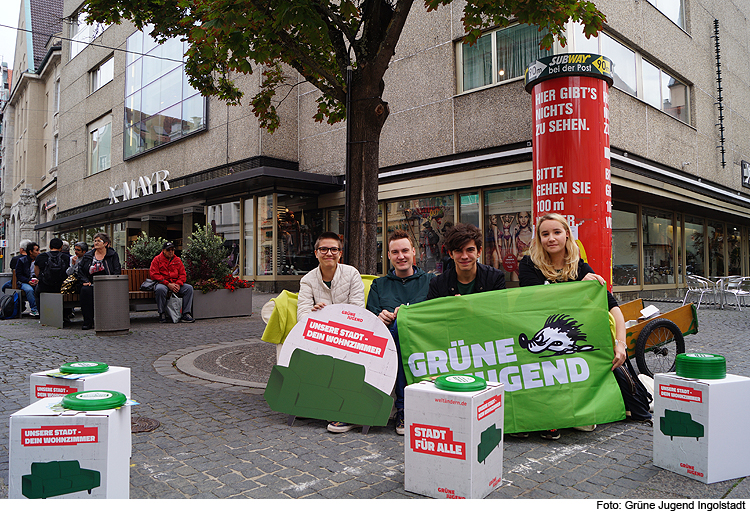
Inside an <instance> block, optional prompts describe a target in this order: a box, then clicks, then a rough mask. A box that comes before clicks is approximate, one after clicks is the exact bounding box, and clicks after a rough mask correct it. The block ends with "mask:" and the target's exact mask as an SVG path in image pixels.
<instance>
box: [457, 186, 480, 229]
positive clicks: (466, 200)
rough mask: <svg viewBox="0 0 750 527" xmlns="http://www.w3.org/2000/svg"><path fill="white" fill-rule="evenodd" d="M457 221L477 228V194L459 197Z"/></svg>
mask: <svg viewBox="0 0 750 527" xmlns="http://www.w3.org/2000/svg"><path fill="white" fill-rule="evenodd" d="M459 203H460V206H459V208H458V221H460V222H461V223H470V224H471V225H475V226H477V227H479V192H471V193H469V194H461V195H459Z"/></svg>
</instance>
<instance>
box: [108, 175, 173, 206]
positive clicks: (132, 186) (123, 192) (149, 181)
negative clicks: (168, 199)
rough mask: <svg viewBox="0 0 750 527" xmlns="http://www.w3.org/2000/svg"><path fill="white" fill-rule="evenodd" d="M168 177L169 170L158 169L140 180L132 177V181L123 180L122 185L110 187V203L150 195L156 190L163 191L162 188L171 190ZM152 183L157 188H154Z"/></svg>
mask: <svg viewBox="0 0 750 527" xmlns="http://www.w3.org/2000/svg"><path fill="white" fill-rule="evenodd" d="M168 177H169V170H157V171H156V172H154V173H153V174H151V175H150V176H141V177H139V178H138V180H135V179H132V180H130V183H128V182H127V181H123V182H122V187H120V185H119V184H117V185H115V186H114V187H109V204H110V205H112V204H113V203H119V202H120V199H121V200H122V201H127V200H129V199H136V198H139V197H140V196H141V195H142V196H150V195H151V194H153V193H154V192H161V191H162V189H163V190H169V183H168V182H167V178H168ZM152 185H153V186H154V187H156V188H155V189H154V188H152ZM118 198H119V199H118Z"/></svg>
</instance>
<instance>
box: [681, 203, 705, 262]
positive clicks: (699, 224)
mask: <svg viewBox="0 0 750 527" xmlns="http://www.w3.org/2000/svg"><path fill="white" fill-rule="evenodd" d="M705 247H706V246H705V243H704V236H703V219H701V218H695V217H692V216H685V272H686V274H687V275H691V274H697V275H698V276H704V274H705V273H706V270H705V269H704V265H703V258H704V249H705Z"/></svg>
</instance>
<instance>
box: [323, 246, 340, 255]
mask: <svg viewBox="0 0 750 527" xmlns="http://www.w3.org/2000/svg"><path fill="white" fill-rule="evenodd" d="M340 250H341V249H339V248H338V247H318V252H319V253H320V254H325V253H331V254H338V253H339V251H340Z"/></svg>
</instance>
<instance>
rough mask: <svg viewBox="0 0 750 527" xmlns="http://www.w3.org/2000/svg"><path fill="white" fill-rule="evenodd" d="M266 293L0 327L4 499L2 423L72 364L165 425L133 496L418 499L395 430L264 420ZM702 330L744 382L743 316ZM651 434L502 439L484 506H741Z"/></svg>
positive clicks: (708, 348) (140, 462)
mask: <svg viewBox="0 0 750 527" xmlns="http://www.w3.org/2000/svg"><path fill="white" fill-rule="evenodd" d="M271 296H272V295H268V294H255V295H254V301H253V304H254V313H255V314H253V315H252V316H251V317H243V318H236V319H216V320H204V321H198V322H197V323H195V324H175V325H173V324H159V323H158V320H157V318H156V316H155V314H154V313H146V314H138V315H134V316H133V318H132V322H131V331H130V333H129V334H128V335H125V336H118V337H97V336H96V335H95V334H94V333H93V332H92V331H82V330H81V329H80V321H78V322H77V323H76V324H74V325H73V327H71V328H65V329H62V330H58V329H54V328H47V327H43V326H40V325H39V324H38V322H36V321H35V320H32V319H29V318H24V319H21V320H14V321H0V497H7V494H8V488H7V483H8V418H9V416H10V415H11V414H12V413H13V412H15V411H17V410H18V409H20V408H22V407H24V406H26V405H27V404H28V400H29V393H28V391H29V380H28V376H29V374H30V373H32V372H36V371H42V370H45V369H51V368H56V367H58V366H59V365H60V364H62V363H64V362H69V361H74V360H97V361H104V362H107V363H109V364H112V365H117V366H126V367H129V368H131V370H132V372H131V373H132V393H133V397H134V398H135V399H136V400H137V401H138V402H139V403H140V406H136V407H134V408H133V416H134V417H148V418H152V419H156V420H158V421H159V422H160V423H161V426H159V427H158V428H157V429H156V430H154V431H152V432H147V433H139V434H134V435H133V455H132V460H131V463H132V464H131V472H130V484H131V489H130V496H131V498H417V497H420V496H417V495H415V494H412V493H409V492H406V491H405V490H404V488H403V482H404V465H403V461H404V447H403V442H404V439H403V437H401V436H397V435H396V434H395V433H394V431H393V428H392V426H389V427H378V428H373V429H371V430H370V432H369V434H367V435H362V434H360V433H357V432H354V431H353V432H349V433H345V434H331V433H329V432H327V431H326V430H325V423H324V422H322V421H318V420H313V419H297V421H296V422H295V423H294V425H293V426H291V427H290V426H287V424H286V416H285V415H282V414H278V413H276V412H273V411H271V410H270V408H269V407H268V405H267V404H266V402H265V400H264V399H263V395H262V392H263V389H262V386H263V385H262V381H263V379H262V377H263V372H264V371H267V368H268V364H272V363H273V361H274V358H275V355H274V354H275V346H272V345H269V344H266V343H263V342H261V341H260V340H259V337H260V335H261V333H262V330H263V323H262V321H261V320H260V316H259V313H260V307H261V306H262V305H263V303H264V302H265V301H267V300H268V299H269V298H270V297H271ZM653 303H654V305H656V306H657V307H660V308H662V310H668V309H673V308H674V307H677V305H676V304H674V303H666V302H653ZM699 322H700V332H699V333H698V334H697V335H691V336H689V337H687V338H686V347H687V350H688V351H705V352H716V353H721V354H723V355H725V356H726V359H727V371H728V372H730V373H734V374H738V375H745V376H750V344H749V343H748V338H749V337H750V308H749V309H746V310H743V311H742V312H737V311H735V310H734V309H729V310H718V309H716V308H713V307H708V308H707V307H705V306H704V307H701V309H700V311H699ZM243 347H244V348H246V349H247V350H249V351H248V353H246V354H245V355H242V350H243ZM201 361H202V362H201ZM243 361H245V364H246V365H247V364H249V363H252V364H250V366H252V367H248V368H244V367H243ZM178 366H180V369H178ZM185 372H188V373H189V374H188V373H185ZM195 375H199V376H200V377H202V378H200V377H198V376H195ZM651 434H652V429H651V428H650V427H648V426H646V425H643V424H636V423H633V422H626V421H623V422H618V423H610V424H604V425H600V426H599V427H598V428H597V429H596V430H595V431H594V432H592V433H585V432H578V431H575V430H570V429H568V430H563V431H562V438H561V439H560V440H559V441H552V442H550V441H545V440H542V439H541V438H539V437H538V436H537V437H533V436H532V437H530V438H528V439H514V438H510V437H507V438H506V440H505V450H504V457H505V462H504V467H503V476H504V480H503V483H502V485H501V486H500V487H499V488H498V489H496V490H495V491H494V492H493V493H492V494H490V496H489V498H604V499H606V498H666V499H668V498H724V497H727V498H745V499H747V498H750V478H743V479H736V480H731V481H725V482H721V483H715V484H712V485H705V484H703V483H699V482H697V481H694V480H691V479H688V478H685V477H683V476H680V475H677V474H674V473H671V472H668V471H665V470H662V469H659V468H656V467H654V466H653V464H652V463H651V437H652V435H651Z"/></svg>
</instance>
